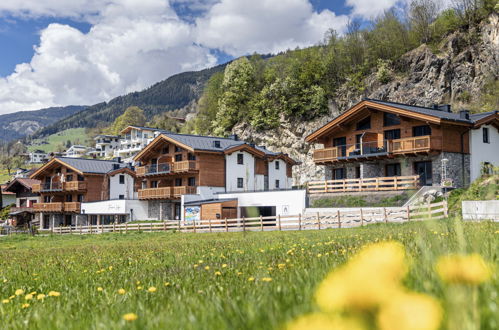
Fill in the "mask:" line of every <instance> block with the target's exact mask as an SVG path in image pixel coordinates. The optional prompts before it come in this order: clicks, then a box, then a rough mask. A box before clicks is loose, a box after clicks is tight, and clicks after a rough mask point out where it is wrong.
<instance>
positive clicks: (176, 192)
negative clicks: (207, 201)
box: [173, 186, 197, 198]
mask: <svg viewBox="0 0 499 330" xmlns="http://www.w3.org/2000/svg"><path fill="white" fill-rule="evenodd" d="M196 193H197V189H196V187H191V186H180V187H173V197H176V198H178V197H180V196H182V195H194V194H196Z"/></svg>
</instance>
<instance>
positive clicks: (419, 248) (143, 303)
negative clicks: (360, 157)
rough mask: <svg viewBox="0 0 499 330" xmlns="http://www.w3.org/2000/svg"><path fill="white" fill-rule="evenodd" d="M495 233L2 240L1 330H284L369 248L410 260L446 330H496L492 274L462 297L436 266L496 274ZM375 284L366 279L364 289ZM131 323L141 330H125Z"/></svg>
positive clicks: (424, 229)
mask: <svg viewBox="0 0 499 330" xmlns="http://www.w3.org/2000/svg"><path fill="white" fill-rule="evenodd" d="M498 234H499V224H497V223H490V222H483V223H475V224H470V223H465V224H463V223H461V222H460V221H453V220H449V221H440V222H430V221H429V222H424V223H423V222H419V223H406V224H403V225H395V224H393V225H390V224H388V225H386V224H379V225H370V226H367V227H362V228H355V229H342V230H337V229H330V230H322V231H312V230H310V231H301V232H299V231H295V232H266V233H258V232H255V233H219V234H185V233H171V232H170V233H133V234H130V233H129V234H103V235H91V236H90V235H87V236H76V235H75V236H69V235H68V236H45V237H26V236H11V237H4V238H0V301H2V303H0V322H1V323H2V324H3V326H4V327H6V328H9V329H25V328H26V327H29V328H30V329H55V328H59V329H63V328H64V329H110V328H111V329H112V328H135V329H178V328H182V329H215V328H216V329H271V328H274V329H279V328H283V327H285V326H286V324H289V322H290V321H291V320H293V319H295V318H297V317H299V316H301V315H303V314H306V313H310V312H314V311H317V310H318V307H317V305H316V303H315V302H314V292H315V291H316V288H317V285H318V284H319V283H320V282H321V281H322V280H323V278H324V277H325V276H326V275H327V274H328V273H329V272H330V271H331V270H334V269H336V268H338V267H339V266H340V265H342V264H344V263H345V262H346V261H347V260H349V259H351V258H352V256H353V255H355V254H356V253H357V252H358V251H359V249H360V248H361V247H362V246H364V245H366V244H368V243H373V242H380V241H386V240H388V241H389V240H393V241H398V242H401V243H402V244H403V245H404V247H405V250H406V254H407V258H408V260H409V265H410V268H409V271H408V273H407V275H406V276H405V278H404V280H403V284H404V286H405V287H406V288H407V289H409V290H413V291H416V292H420V293H425V294H427V295H429V296H432V297H435V298H436V299H438V302H439V303H440V304H441V305H442V306H443V308H444V310H446V311H447V313H446V314H444V318H443V321H442V328H443V329H447V328H452V327H451V326H450V325H451V324H453V323H455V322H456V319H455V318H458V319H459V320H461V319H463V320H464V321H463V322H464V323H460V324H463V327H462V328H466V327H468V328H469V329H479V328H481V329H493V328H497V327H498V325H499V313H498V312H497V308H498V307H497V297H498V290H499V279H498V278H497V275H496V274H495V271H494V273H493V275H492V278H490V279H488V280H486V281H485V283H482V284H480V285H479V286H477V287H464V288H456V287H452V286H450V285H448V284H445V283H444V282H442V281H441V280H440V279H439V277H438V275H437V273H436V271H435V263H436V261H437V259H438V257H439V256H441V255H445V254H449V253H456V252H457V253H472V252H473V253H479V254H480V255H481V256H482V257H483V258H484V259H485V260H486V261H487V262H489V263H490V264H491V265H492V267H493V269H494V270H497V266H498V256H499V246H498V244H497V242H498V238H499V235H498ZM373 276H374V274H373V273H372V272H369V271H367V270H366V273H365V281H366V283H369V281H370V280H372V278H373ZM20 289H22V290H23V291H24V292H23V293H20V291H18V293H20V294H19V295H18V296H16V294H15V292H16V290H20ZM121 289H122V290H121ZM456 290H457V291H456ZM50 291H55V292H56V293H55V294H54V293H52V296H49V295H48V293H49V292H50ZM453 292H454V293H453ZM456 292H457V293H456ZM29 293H33V294H32V295H29ZM57 293H60V295H59V296H57ZM39 294H45V295H47V296H46V297H44V298H43V299H37V296H38V295H39ZM456 294H458V296H459V297H460V298H455V297H456ZM26 295H28V296H26ZM40 297H42V296H40ZM453 297H454V298H453ZM30 298H32V299H30ZM460 304H461V305H460ZM452 310H454V311H457V312H458V313H452V312H451V313H449V311H452ZM411 312H412V310H411ZM128 313H133V315H132V316H131V317H130V318H131V319H134V318H135V316H136V317H137V319H136V320H132V321H126V320H125V319H124V318H123V316H124V315H126V314H128ZM459 322H460V321H459ZM466 322H468V323H466ZM371 325H372V324H371Z"/></svg>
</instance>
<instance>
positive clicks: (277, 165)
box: [275, 160, 280, 170]
mask: <svg viewBox="0 0 499 330" xmlns="http://www.w3.org/2000/svg"><path fill="white" fill-rule="evenodd" d="M279 166H280V163H279V161H278V160H276V161H275V169H276V170H278V169H279Z"/></svg>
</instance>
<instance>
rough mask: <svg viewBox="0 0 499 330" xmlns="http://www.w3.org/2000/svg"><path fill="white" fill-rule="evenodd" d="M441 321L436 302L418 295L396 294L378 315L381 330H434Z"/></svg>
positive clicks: (439, 308) (440, 310) (440, 313)
mask: <svg viewBox="0 0 499 330" xmlns="http://www.w3.org/2000/svg"><path fill="white" fill-rule="evenodd" d="M441 320H442V308H441V307H440V304H439V303H438V301H437V300H435V299H434V298H432V297H430V296H428V295H424V294H420V293H402V294H396V295H394V296H392V297H391V299H390V300H388V302H387V303H386V304H384V305H383V306H382V307H381V309H380V311H379V313H378V325H379V328H380V329H381V330H398V329H405V330H418V329H425V330H433V329H435V330H436V329H438V328H439V327H440V322H441Z"/></svg>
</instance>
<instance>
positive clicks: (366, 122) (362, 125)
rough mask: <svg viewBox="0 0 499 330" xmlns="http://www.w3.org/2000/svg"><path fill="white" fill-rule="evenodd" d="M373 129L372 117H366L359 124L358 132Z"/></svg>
mask: <svg viewBox="0 0 499 330" xmlns="http://www.w3.org/2000/svg"><path fill="white" fill-rule="evenodd" d="M370 128H371V117H370V116H369V117H366V118H364V119H362V120H361V121H359V122H358V123H357V131H362V130H365V129H370Z"/></svg>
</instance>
